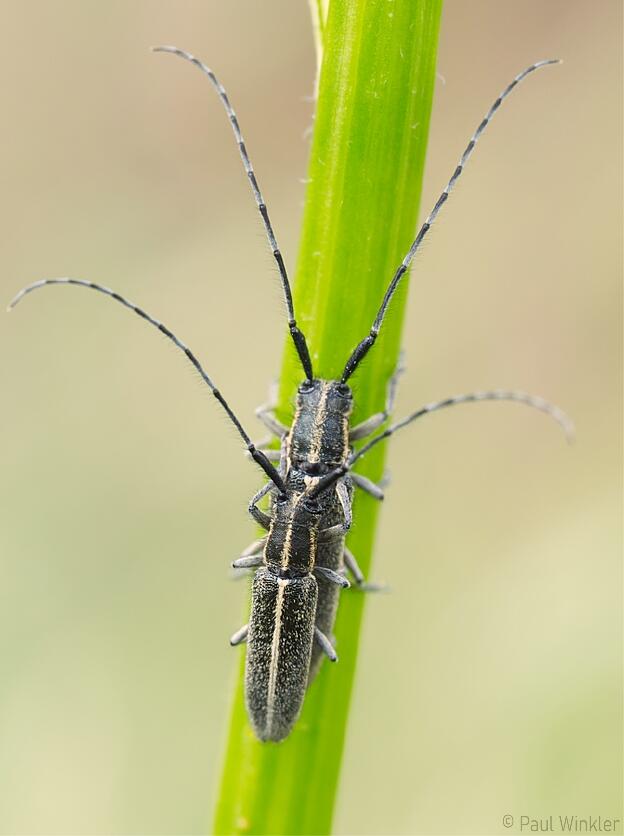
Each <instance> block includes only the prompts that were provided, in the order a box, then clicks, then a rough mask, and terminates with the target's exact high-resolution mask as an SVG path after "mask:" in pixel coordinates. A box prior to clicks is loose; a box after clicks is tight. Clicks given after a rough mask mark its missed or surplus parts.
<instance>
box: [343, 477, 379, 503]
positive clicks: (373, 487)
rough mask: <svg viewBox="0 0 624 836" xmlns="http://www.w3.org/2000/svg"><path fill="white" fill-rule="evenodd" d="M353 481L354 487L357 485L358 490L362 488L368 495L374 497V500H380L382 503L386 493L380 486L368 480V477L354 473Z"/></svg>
mask: <svg viewBox="0 0 624 836" xmlns="http://www.w3.org/2000/svg"><path fill="white" fill-rule="evenodd" d="M351 479H352V480H353V484H354V485H357V486H358V488H361V489H362V490H363V491H365V492H366V493H367V494H369V495H370V496H372V497H373V499H378V500H379V501H380V502H381V501H382V499H383V498H384V492H383V490H382V489H381V487H380V485H377V484H375V482H373V481H372V479H367V478H366V476H362V475H361V474H359V473H352V474H351Z"/></svg>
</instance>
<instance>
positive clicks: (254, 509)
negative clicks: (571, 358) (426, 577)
mask: <svg viewBox="0 0 624 836" xmlns="http://www.w3.org/2000/svg"><path fill="white" fill-rule="evenodd" d="M154 49H155V51H158V52H168V53H173V54H175V55H178V56H179V57H181V58H183V59H185V60H187V61H190V62H191V63H192V64H194V65H195V66H196V67H198V68H199V69H200V70H201V71H202V72H203V73H204V74H205V75H206V76H207V77H208V78H209V80H210V82H211V83H212V85H213V87H214V88H215V90H216V92H217V94H218V96H219V98H220V100H221V103H222V104H223V107H224V108H225V111H226V114H227V116H228V118H229V120H230V124H231V126H232V130H233V132H234V136H235V138H236V142H237V144H238V148H239V152H240V156H241V159H242V162H243V165H244V168H245V171H246V173H247V176H248V178H249V182H250V184H251V189H252V192H253V195H254V197H255V200H256V204H257V207H258V211H259V212H260V216H261V218H262V223H263V225H264V229H265V232H266V236H267V239H268V241H269V245H270V247H271V251H272V253H273V257H274V259H275V262H276V264H277V267H278V270H279V276H280V281H281V285H282V291H283V295H284V299H285V302H286V310H287V315H288V330H289V332H290V337H291V339H292V342H293V344H294V347H295V350H296V352H297V355H298V357H299V360H300V362H301V367H302V369H303V373H304V380H303V382H302V383H301V385H300V386H299V388H298V390H297V396H296V406H295V414H294V418H293V421H292V425H291V426H290V428H289V427H286V426H283V425H282V424H280V423H279V422H278V420H277V418H276V417H275V415H274V414H273V412H272V409H271V408H270V407H260V408H259V409H258V410H257V414H258V416H259V418H260V419H261V420H262V421H263V423H264V424H265V425H266V426H267V427H268V428H269V430H270V431H271V433H272V434H273V435H275V436H277V437H278V438H279V439H280V442H281V446H280V450H279V451H275V450H271V449H262V447H261V446H256V445H255V444H254V443H253V442H252V441H251V439H250V436H249V435H248V434H247V432H246V431H245V430H244V428H243V426H242V424H241V423H240V421H239V419H238V418H237V417H236V415H235V413H234V412H233V410H232V409H231V407H230V406H229V404H228V403H227V401H226V400H225V398H224V397H223V395H222V394H221V392H220V391H219V389H217V387H216V386H215V384H214V383H213V382H212V380H211V378H210V377H209V376H208V374H207V373H206V372H205V371H204V368H203V366H202V365H201V364H200V362H199V360H198V359H197V358H196V356H195V355H194V354H193V352H192V351H191V350H190V349H189V348H188V347H187V346H186V345H185V344H184V343H183V342H182V341H181V340H179V339H178V337H176V336H175V334H174V333H173V332H172V331H170V330H169V328H167V327H166V326H165V325H163V324H162V322H159V321H158V320H157V319H154V317H152V316H150V315H149V314H148V313H146V312H145V311H144V310H143V309H142V308H140V307H138V306H137V305H135V304H133V303H132V302H129V301H128V300H127V299H125V298H124V297H123V296H120V295H119V294H118V293H116V292H115V291H113V290H110V289H109V288H107V287H103V286H102V285H99V284H95V283H93V282H88V281H84V280H82V279H71V278H62V279H43V280H41V281H38V282H35V283H34V284H31V285H28V286H27V287H25V288H23V289H22V290H21V291H20V292H19V293H18V294H17V296H16V297H15V298H14V299H13V301H12V302H11V304H10V305H9V309H11V308H12V307H14V306H15V305H16V304H17V302H19V301H20V299H22V297H24V296H25V295H26V294H27V293H30V292H31V291H33V290H36V289H38V288H40V287H44V286H46V285H53V284H68V285H76V286H79V287H85V288H89V289H91V290H96V291H98V292H100V293H103V294H105V295H106V296H109V297H111V298H112V299H114V300H115V301H116V302H119V303H120V304H122V305H124V306H125V307H126V308H129V309H130V310H131V311H134V312H135V313H136V314H137V315H138V316H140V317H141V318H142V319H144V320H146V322H149V323H150V324H151V325H154V326H155V327H156V328H158V330H159V331H161V332H162V333H163V334H164V335H165V336H166V337H167V338H168V339H169V340H171V342H173V344H174V345H175V346H176V347H177V348H179V349H180V350H181V351H182V352H183V353H184V354H185V355H186V357H187V358H188V360H189V361H190V362H191V363H192V364H193V366H194V367H195V368H196V369H197V371H198V372H199V374H200V375H201V377H202V379H203V380H204V382H205V383H206V384H207V385H208V387H209V389H210V390H211V392H212V394H213V395H214V397H215V398H216V399H217V401H218V402H219V403H220V405H221V407H222V408H223V410H224V411H225V413H226V414H227V416H228V418H229V419H230V421H231V422H232V424H233V425H234V426H235V427H236V429H237V431H238V433H239V434H240V436H241V438H242V439H243V442H244V444H245V447H246V449H247V452H248V454H249V455H250V456H251V458H252V459H253V460H254V461H255V462H256V464H258V465H259V466H260V467H261V468H262V470H263V471H264V473H265V475H266V476H267V477H268V479H269V482H268V483H267V484H266V485H265V486H264V487H263V488H262V489H261V490H260V491H259V492H258V493H257V494H256V495H255V496H254V497H253V499H252V500H251V502H250V504H249V511H250V513H251V515H252V517H253V518H254V519H255V520H256V522H257V523H259V525H260V526H262V527H263V528H264V529H265V530H266V532H267V534H266V535H265V536H264V537H263V538H262V539H260V540H257V541H256V542H255V543H253V544H252V545H251V546H250V547H249V548H248V549H246V550H245V551H244V552H243V554H242V555H241V557H240V558H239V559H238V560H235V561H234V562H233V564H232V565H233V566H234V567H235V568H237V569H255V570H256V571H255V575H254V578H253V582H252V602H251V615H250V619H249V624H247V625H245V626H244V627H242V628H241V629H240V630H239V631H238V632H237V633H235V634H234V635H233V636H232V638H231V643H232V644H233V645H235V644H239V643H241V642H243V641H246V642H247V659H246V671H245V691H246V703H247V709H248V713H249V718H250V720H251V724H252V726H253V729H254V731H255V733H256V735H257V736H258V738H260V739H261V740H271V741H279V740H282V739H283V738H285V737H287V735H288V734H289V733H290V731H291V730H292V728H293V726H294V724H295V722H296V720H297V717H298V716H299V712H300V710H301V706H302V703H303V699H304V696H305V692H306V688H307V686H308V684H309V682H310V680H311V679H312V678H313V676H314V675H315V673H316V671H317V670H318V667H319V665H320V662H321V658H322V655H323V654H324V655H326V656H327V657H328V658H329V659H331V660H332V661H336V659H337V656H336V652H335V650H334V648H333V644H332V638H331V632H332V629H333V624H334V619H335V615H336V608H337V605H338V595H339V591H340V589H341V588H344V587H347V586H349V582H348V581H347V579H346V577H345V571H346V569H348V570H349V572H350V573H351V575H352V577H353V578H354V580H355V582H356V584H357V585H358V586H360V587H361V588H363V589H365V588H366V585H365V583H364V578H363V576H362V572H361V571H360V569H359V567H358V564H357V561H356V559H355V556H354V555H352V554H351V552H350V551H349V550H348V549H347V548H346V546H345V534H346V532H347V531H348V529H349V528H350V526H351V502H352V495H353V490H354V488H359V489H361V490H363V491H366V492H367V493H369V494H370V495H372V496H373V497H375V498H377V499H383V491H382V488H381V487H380V486H379V485H375V484H373V483H372V482H371V481H370V480H368V479H366V478H365V477H363V476H361V475H359V474H356V473H354V472H353V471H352V468H353V466H354V465H355V463H356V462H357V461H358V460H359V459H360V458H361V457H362V456H363V455H365V454H366V453H367V452H368V451H369V450H370V449H371V448H372V447H373V446H374V445H376V444H378V443H380V442H381V441H383V440H384V439H386V438H388V437H389V436H390V435H392V434H393V433H395V432H396V431H397V430H399V429H402V428H403V427H405V426H407V425H408V424H411V423H412V422H413V421H416V420H417V419H418V418H420V417H422V416H423V415H426V414H428V413H430V412H436V411H437V410H440V409H444V408H446V407H449V406H455V405H456V404H460V403H468V402H473V401H484V400H506V401H516V402H518V403H522V404H525V405H527V406H531V407H534V408H536V409H539V410H541V411H542V412H545V413H546V414H547V415H550V416H551V417H552V418H554V419H555V420H556V421H557V422H558V423H559V424H560V425H561V426H562V427H563V429H564V431H565V432H566V435H567V436H568V437H571V435H572V425H571V422H570V421H569V419H568V418H567V417H566V416H565V414H564V413H563V412H562V411H561V410H560V409H558V408H557V407H555V406H552V405H551V404H549V403H548V402H547V401H545V400H543V399H542V398H538V397H534V396H531V395H528V394H525V393H523V392H515V391H507V390H494V391H488V392H475V393H471V394H467V395H457V396H455V397H451V398H447V399H445V400H441V401H436V402H434V403H429V404H427V405H426V406H423V407H422V408H420V409H418V410H417V411H416V412H413V413H411V414H410V415H408V416H407V417H406V418H404V419H403V420H401V421H398V422H397V423H394V424H392V425H391V426H388V427H387V428H386V429H384V430H383V431H382V432H380V433H378V434H377V435H374V433H375V432H376V431H377V430H380V429H381V427H382V426H383V425H384V424H385V422H386V421H387V419H388V418H389V417H390V414H391V412H392V406H393V401H394V393H395V389H396V381H397V376H398V373H399V370H397V372H395V374H394V376H393V377H392V378H391V380H390V381H389V384H388V394H387V401H386V408H385V409H384V410H383V412H380V413H378V414H376V415H373V416H371V417H370V418H368V419H367V420H366V421H364V422H363V423H361V424H359V425H357V426H355V427H350V426H349V417H350V414H351V411H352V406H353V397H352V393H351V389H350V387H349V385H348V381H349V380H350V378H351V377H352V375H353V374H354V372H355V371H356V370H357V368H358V366H359V365H360V363H361V362H362V361H363V360H364V358H365V357H366V355H367V354H368V352H369V351H370V349H371V348H372V347H373V345H374V343H375V341H376V339H377V336H378V334H379V332H380V330H381V327H382V325H383V322H384V318H385V315H386V312H387V310H388V308H389V306H390V304H391V302H392V299H393V297H394V294H395V292H396V290H397V287H398V285H399V283H400V282H401V279H402V277H403V276H404V275H405V273H406V271H407V269H408V267H409V266H410V263H411V262H412V259H413V258H414V255H415V254H416V252H417V251H418V248H419V247H420V245H421V242H422V240H423V238H424V237H425V235H426V234H427V232H428V231H429V229H430V227H431V225H432V224H433V222H434V221H435V219H436V217H437V215H438V213H439V211H440V209H441V208H442V206H443V204H444V203H445V202H446V200H447V198H448V196H449V193H450V192H451V189H452V188H453V186H454V185H455V183H456V182H457V180H458V178H459V177H460V175H461V173H462V171H463V169H464V166H465V165H466V163H467V162H468V160H469V158H470V156H471V154H472V152H473V150H474V147H475V145H476V143H477V141H478V139H479V137H480V136H481V134H482V133H483V131H484V130H485V128H486V127H487V125H488V124H489V122H490V120H491V119H492V117H493V116H494V114H495V113H496V111H497V110H498V108H499V107H500V105H501V103H502V102H503V100H504V99H505V98H506V97H507V96H508V95H509V94H510V93H511V91H512V90H513V89H514V88H515V87H516V85H517V84H519V83H520V82H521V81H522V80H523V79H524V78H525V77H526V76H528V75H529V74H530V73H533V72H534V71H535V70H538V69H540V68H541V67H545V66H547V65H549V64H555V63H558V61H556V60H546V61H538V62H537V63H536V64H532V65H531V66H530V67H527V69H525V70H524V71H523V72H521V73H520V74H519V75H517V76H516V77H515V78H514V80H513V81H512V82H511V83H510V84H509V85H508V86H507V87H506V88H505V90H503V92H502V93H501V94H500V96H499V97H498V98H497V99H496V101H495V102H494V104H493V105H492V106H491V107H490V109H489V110H488V112H487V114H486V115H485V117H484V118H483V120H482V121H481V123H480V124H479V126H478V127H477V129H476V131H475V133H474V134H473V136H472V138H471V139H470V142H469V143H468V145H467V146H466V149H465V150H464V152H463V154H462V156H461V158H460V161H459V164H458V165H457V167H456V168H455V171H454V172H453V174H452V176H451V178H450V180H449V181H448V183H447V185H446V187H445V188H444V190H443V191H442V193H441V195H440V197H439V198H438V200H437V202H436V204H435V206H434V207H433V209H432V211H431V213H430V214H429V216H428V217H427V219H426V220H425V222H424V223H423V225H422V226H421V228H420V230H419V232H418V234H417V236H416V238H415V239H414V241H413V243H412V245H411V247H410V248H409V250H408V252H407V254H406V256H405V258H404V259H403V261H402V262H401V264H400V265H399V267H398V269H397V270H396V272H395V274H394V276H393V277H392V280H391V281H390V284H389V285H388V288H387V290H386V293H385V295H384V297H383V300H382V302H381V305H380V307H379V311H378V313H377V316H376V317H375V320H374V322H373V324H372V326H371V329H370V332H369V333H368V334H367V335H366V336H365V337H364V338H363V339H362V340H361V341H360V342H359V343H358V344H357V345H356V346H355V348H354V349H353V351H352V353H351V355H350V356H349V357H348V358H347V360H346V363H345V366H344V370H343V372H342V375H341V377H340V379H338V380H321V379H318V378H315V376H314V372H313V368H312V361H311V357H310V352H309V350H308V346H307V343H306V339H305V336H304V334H303V333H302V331H301V330H300V329H299V327H298V325H297V321H296V318H295V311H294V306H293V299H292V292H291V287H290V282H289V279H288V274H287V272H286V267H285V265H284V261H283V258H282V255H281V252H280V250H279V248H278V245H277V241H276V238H275V234H274V232H273V227H272V224H271V221H270V219H269V213H268V210H267V207H266V204H265V202H264V198H263V197H262V193H261V191H260V187H259V186H258V181H257V180H256V176H255V174H254V170H253V168H252V165H251V162H250V159H249V155H248V154H247V150H246V148H245V143H244V141H243V137H242V134H241V131H240V127H239V124H238V120H237V118H236V115H235V113H234V110H233V109H232V106H231V105H230V102H229V99H228V96H227V94H226V92H225V89H224V88H223V86H222V85H221V83H220V82H219V81H218V79H217V77H216V76H215V75H214V73H213V72H212V70H211V69H210V68H209V67H207V66H206V65H205V64H203V63H202V62H201V61H199V60H198V59H197V58H195V57H194V56H192V55H190V54H189V53H187V52H184V51H182V50H180V49H177V48H176V47H172V46H162V47H155V48H154ZM371 435H372V436H373V437H372V438H371V439H370V440H368V442H367V443H365V444H364V446H363V447H361V448H360V449H359V451H357V452H354V451H353V446H352V445H353V442H355V441H358V440H361V439H365V438H367V437H368V436H371ZM276 465H277V467H276ZM267 494H268V495H269V497H270V506H269V513H266V512H265V511H263V510H261V509H260V508H259V507H258V503H259V501H260V500H261V499H262V497H264V496H266V495H267Z"/></svg>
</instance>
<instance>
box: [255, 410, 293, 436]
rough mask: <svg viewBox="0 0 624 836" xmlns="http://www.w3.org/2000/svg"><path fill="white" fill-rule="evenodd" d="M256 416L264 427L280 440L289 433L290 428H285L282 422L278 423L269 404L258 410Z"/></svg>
mask: <svg viewBox="0 0 624 836" xmlns="http://www.w3.org/2000/svg"><path fill="white" fill-rule="evenodd" d="M256 416H257V417H258V418H259V419H260V420H261V421H262V423H263V424H264V426H265V427H266V428H267V429H268V430H269V431H270V432H272V433H273V435H276V436H277V437H278V438H283V437H284V436H285V435H286V433H287V432H288V427H286V426H284V424H282V422H281V421H278V420H277V418H276V417H275V413H274V412H273V407H272V406H269V405H268V404H263V405H262V406H259V407H258V408H257V409H256Z"/></svg>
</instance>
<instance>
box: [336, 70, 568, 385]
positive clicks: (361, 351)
mask: <svg viewBox="0 0 624 836" xmlns="http://www.w3.org/2000/svg"><path fill="white" fill-rule="evenodd" d="M560 63H561V61H560V59H558V58H549V59H547V60H545V61H538V62H537V63H536V64H531V66H530V67H527V68H526V70H523V71H522V72H521V73H520V74H519V75H517V76H516V77H515V78H514V80H513V81H512V82H511V84H509V85H508V86H507V87H506V88H505V89H504V90H503V92H502V93H501V94H500V96H499V97H498V98H497V99H496V101H495V102H494V104H493V105H492V107H491V108H490V109H489V110H488V112H487V113H486V114H485V116H484V118H483V120H482V121H481V123H480V125H479V127H478V128H477V129H476V131H475V132H474V134H473V135H472V137H471V139H470V142H469V143H468V145H467V146H466V148H465V150H464V153H463V154H462V155H461V158H460V160H459V163H458V165H457V168H456V169H455V171H454V172H453V175H452V177H451V179H450V180H449V181H448V183H447V184H446V186H445V188H444V191H443V192H442V194H441V195H440V197H439V198H438V200H437V201H436V204H435V206H434V207H433V209H432V210H431V212H430V213H429V216H428V217H427V219H426V221H425V222H424V224H423V225H422V226H421V228H420V230H419V232H418V235H417V236H416V238H415V239H414V242H413V244H412V246H411V247H410V248H409V250H408V252H407V255H406V256H405V258H404V259H403V261H402V262H401V264H400V266H399V267H398V269H397V271H396V273H395V274H394V276H393V278H392V281H391V282H390V284H389V285H388V289H387V290H386V293H385V295H384V298H383V301H382V303H381V307H380V308H379V311H378V312H377V316H376V317H375V321H374V322H373V326H372V328H371V330H370V333H369V334H368V336H367V337H365V338H364V339H363V340H362V341H361V342H360V343H359V344H358V345H357V346H356V348H355V349H354V351H353V353H352V354H351V356H350V357H349V359H348V360H347V364H346V365H345V367H344V371H343V373H342V378H341V380H342V383H345V382H346V381H347V380H348V379H349V378H350V377H351V375H352V374H353V372H354V371H355V370H356V369H357V367H358V366H359V364H360V363H361V362H362V360H363V359H364V357H366V355H367V354H368V352H369V350H370V349H371V348H372V346H373V345H374V344H375V340H376V339H377V335H378V334H379V330H380V328H381V326H382V323H383V321H384V317H385V315H386V311H387V310H388V307H389V305H390V302H391V301H392V297H393V296H394V294H395V292H396V289H397V287H398V285H399V282H400V281H401V279H402V277H403V276H404V275H405V273H406V271H407V269H408V267H409V266H410V264H411V261H412V259H413V258H414V256H415V255H416V252H417V251H418V248H419V247H420V245H421V243H422V240H423V238H424V237H425V235H426V234H427V232H428V231H429V229H430V228H431V225H432V224H433V222H434V221H435V219H436V218H437V216H438V212H439V211H440V209H441V208H442V206H443V205H444V203H445V202H446V200H447V198H448V196H449V194H450V192H451V189H452V188H453V186H454V185H455V183H456V182H457V181H458V179H459V177H460V176H461V173H462V171H463V170H464V166H465V165H466V163H467V162H468V160H469V159H470V157H471V156H472V152H473V150H474V147H475V145H476V144H477V141H478V140H479V138H480V137H481V134H482V133H483V131H484V130H485V129H486V128H487V126H488V125H489V123H490V122H491V120H492V117H493V116H494V114H495V113H496V111H497V110H498V108H499V107H500V106H501V104H502V103H503V101H504V100H505V99H506V98H507V96H508V95H509V94H510V93H511V91H512V90H513V89H514V87H516V85H518V84H519V83H520V82H521V81H522V80H523V79H524V78H526V76H528V75H530V74H531V73H532V72H535V70H539V69H540V67H546V66H548V65H549V64H560Z"/></svg>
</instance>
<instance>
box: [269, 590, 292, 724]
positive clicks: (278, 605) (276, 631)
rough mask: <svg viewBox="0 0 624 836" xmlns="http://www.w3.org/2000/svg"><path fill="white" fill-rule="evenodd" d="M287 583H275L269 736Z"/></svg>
mask: <svg viewBox="0 0 624 836" xmlns="http://www.w3.org/2000/svg"><path fill="white" fill-rule="evenodd" d="M288 583H289V581H288V580H286V579H285V578H279V579H278V581H277V601H276V602H275V627H274V628H273V640H272V642H271V658H270V659H269V683H268V686H267V716H266V724H267V733H268V734H269V735H271V733H272V731H273V729H272V726H273V715H274V713H275V691H276V688H277V670H278V665H279V643H280V636H281V632H282V610H283V608H284V593H285V591H286V587H287V586H288Z"/></svg>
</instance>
